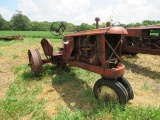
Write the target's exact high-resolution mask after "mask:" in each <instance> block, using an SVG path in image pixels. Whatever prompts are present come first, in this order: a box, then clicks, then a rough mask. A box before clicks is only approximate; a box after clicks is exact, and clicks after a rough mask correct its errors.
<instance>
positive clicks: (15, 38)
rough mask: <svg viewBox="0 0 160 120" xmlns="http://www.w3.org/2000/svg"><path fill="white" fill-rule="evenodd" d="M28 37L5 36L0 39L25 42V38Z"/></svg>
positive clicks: (20, 35)
mask: <svg viewBox="0 0 160 120" xmlns="http://www.w3.org/2000/svg"><path fill="white" fill-rule="evenodd" d="M25 36H26V35H22V34H19V35H6V36H5V35H4V36H0V39H4V40H23V38H24V37H25Z"/></svg>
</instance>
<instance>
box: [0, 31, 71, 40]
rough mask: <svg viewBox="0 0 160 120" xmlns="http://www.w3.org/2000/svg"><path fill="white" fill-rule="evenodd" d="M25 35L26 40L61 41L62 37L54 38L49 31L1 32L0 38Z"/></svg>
mask: <svg viewBox="0 0 160 120" xmlns="http://www.w3.org/2000/svg"><path fill="white" fill-rule="evenodd" d="M19 34H23V35H26V38H52V39H53V38H54V39H61V38H62V36H61V35H60V36H54V35H53V34H52V33H51V32H50V31H1V32H0V36H6V35H19ZM64 34H65V35H66V34H69V32H64Z"/></svg>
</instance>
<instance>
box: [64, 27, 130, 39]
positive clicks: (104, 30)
mask: <svg viewBox="0 0 160 120" xmlns="http://www.w3.org/2000/svg"><path fill="white" fill-rule="evenodd" d="M97 34H122V35H126V34H128V32H127V30H126V29H125V28H123V27H120V26H113V27H106V28H100V29H94V30H87V31H80V32H75V33H71V34H68V35H66V37H71V36H86V35H97Z"/></svg>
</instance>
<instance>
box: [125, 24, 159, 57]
mask: <svg viewBox="0 0 160 120" xmlns="http://www.w3.org/2000/svg"><path fill="white" fill-rule="evenodd" d="M127 31H128V35H125V39H124V41H123V49H122V51H123V52H128V53H142V54H151V55H160V25H150V26H140V27H132V28H127Z"/></svg>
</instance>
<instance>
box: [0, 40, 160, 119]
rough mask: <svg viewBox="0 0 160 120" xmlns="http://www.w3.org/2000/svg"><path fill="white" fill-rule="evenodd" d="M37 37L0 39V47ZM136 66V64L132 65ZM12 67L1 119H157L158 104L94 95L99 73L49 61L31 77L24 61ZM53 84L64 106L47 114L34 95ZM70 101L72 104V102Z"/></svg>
mask: <svg viewBox="0 0 160 120" xmlns="http://www.w3.org/2000/svg"><path fill="white" fill-rule="evenodd" d="M50 40H51V42H52V43H53V44H60V43H61V40H60V39H50ZM40 41H41V38H25V39H24V40H23V41H16V40H13V41H3V40H0V47H5V46H7V47H8V46H11V45H14V44H17V43H19V42H21V43H22V44H23V45H24V46H25V47H26V46H27V47H28V46H30V45H32V44H33V45H34V44H36V45H37V43H40ZM15 49H16V48H15ZM14 52H15V51H14ZM14 52H13V53H11V58H12V60H13V61H14V60H16V59H19V58H20V57H21V56H20V55H18V54H16V53H14ZM4 55H5V52H4V51H3V50H0V57H4ZM26 56H27V54H26ZM27 62H28V61H27ZM126 64H127V63H126ZM128 66H131V65H128ZM135 68H137V67H136V66H135ZM1 71H2V72H3V70H2V69H0V72H1ZM12 71H14V74H15V75H16V78H15V80H14V82H13V83H11V84H10V86H9V89H8V91H7V95H6V97H5V98H4V99H0V120H1V119H2V120H18V119H23V118H25V117H27V118H28V119H33V120H42V119H45V120H63V119H65V120H97V119H99V120H159V119H160V114H159V113H160V108H159V107H152V106H148V107H142V106H130V105H126V106H123V105H119V104H112V103H108V104H107V103H104V102H103V101H101V100H97V99H95V98H94V96H93V91H92V88H93V85H94V83H95V82H96V80H97V79H99V78H100V75H97V74H95V73H93V72H89V71H87V70H83V69H80V68H77V67H68V66H67V67H66V68H64V69H63V70H60V69H59V67H56V66H52V65H49V64H48V65H45V66H44V72H43V73H42V74H41V75H40V76H39V77H34V74H33V73H32V72H31V71H30V68H29V66H28V65H27V63H26V64H22V65H19V66H17V65H14V66H13V67H12ZM155 75H158V74H155ZM155 77H156V76H155ZM52 85H53V89H54V90H55V91H56V92H57V93H58V94H59V95H60V97H61V99H63V101H64V102H65V103H66V106H64V105H61V104H59V105H57V109H58V110H57V111H56V112H57V113H56V114H55V116H50V115H49V114H48V113H47V111H46V109H45V108H46V106H47V104H48V103H49V101H47V100H46V99H45V98H43V97H42V99H37V97H38V96H39V95H41V94H42V93H43V90H44V86H52ZM141 87H142V89H144V90H148V89H150V86H148V84H145V83H144V85H142V86H141ZM48 94H50V93H48ZM51 101H52V99H51ZM58 101H59V99H58ZM52 102H53V104H54V102H55V101H54V100H53V101H52ZM73 102H74V103H75V106H72V103H73ZM55 104H57V103H55ZM68 108H69V109H68Z"/></svg>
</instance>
